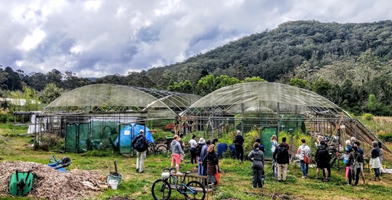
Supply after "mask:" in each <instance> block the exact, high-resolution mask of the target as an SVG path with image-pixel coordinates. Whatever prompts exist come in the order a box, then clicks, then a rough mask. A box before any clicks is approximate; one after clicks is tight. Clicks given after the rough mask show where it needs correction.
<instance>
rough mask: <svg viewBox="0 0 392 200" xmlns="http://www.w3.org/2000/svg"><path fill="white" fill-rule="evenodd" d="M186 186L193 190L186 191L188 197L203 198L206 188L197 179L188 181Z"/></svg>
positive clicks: (201, 199) (200, 199) (199, 199)
mask: <svg viewBox="0 0 392 200" xmlns="http://www.w3.org/2000/svg"><path fill="white" fill-rule="evenodd" d="M186 186H187V187H188V188H191V189H192V190H193V193H189V192H190V191H188V192H187V194H188V197H189V198H190V199H198V200H203V199H204V197H205V196H206V190H205V189H204V186H203V185H202V184H201V183H200V182H199V181H190V182H189V183H188V184H186Z"/></svg>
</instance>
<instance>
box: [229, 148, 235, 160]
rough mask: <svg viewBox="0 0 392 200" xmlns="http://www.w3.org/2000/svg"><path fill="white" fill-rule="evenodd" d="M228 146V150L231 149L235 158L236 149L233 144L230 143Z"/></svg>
mask: <svg viewBox="0 0 392 200" xmlns="http://www.w3.org/2000/svg"><path fill="white" fill-rule="evenodd" d="M229 148H230V150H232V151H233V157H234V158H236V157H237V150H235V146H234V145H230V146H229Z"/></svg>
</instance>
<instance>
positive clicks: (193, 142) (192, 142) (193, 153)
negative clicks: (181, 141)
mask: <svg viewBox="0 0 392 200" xmlns="http://www.w3.org/2000/svg"><path fill="white" fill-rule="evenodd" d="M188 144H189V145H190V146H191V149H190V150H189V151H190V153H191V163H192V164H194V163H197V160H196V146H197V142H196V135H193V136H192V139H191V140H189V142H188ZM193 161H195V162H194V163H193Z"/></svg>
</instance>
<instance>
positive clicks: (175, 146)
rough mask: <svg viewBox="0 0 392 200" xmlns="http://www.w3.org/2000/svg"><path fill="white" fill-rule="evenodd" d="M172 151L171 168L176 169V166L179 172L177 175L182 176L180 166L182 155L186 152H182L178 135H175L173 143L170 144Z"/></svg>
mask: <svg viewBox="0 0 392 200" xmlns="http://www.w3.org/2000/svg"><path fill="white" fill-rule="evenodd" d="M170 147H171V148H170V149H171V151H172V162H171V168H173V167H174V164H175V165H176V170H177V175H182V173H181V172H180V164H181V155H183V154H184V151H182V147H181V145H180V143H179V142H178V135H174V137H173V141H172V142H171V144H170Z"/></svg>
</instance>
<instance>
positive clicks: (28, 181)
mask: <svg viewBox="0 0 392 200" xmlns="http://www.w3.org/2000/svg"><path fill="white" fill-rule="evenodd" d="M33 179H34V175H33V174H32V173H31V170H29V171H28V172H20V171H18V170H16V172H15V173H13V174H12V175H11V178H10V184H9V187H8V191H9V192H10V194H12V195H14V196H26V195H27V194H28V193H29V192H30V190H31V189H32V187H33Z"/></svg>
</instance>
